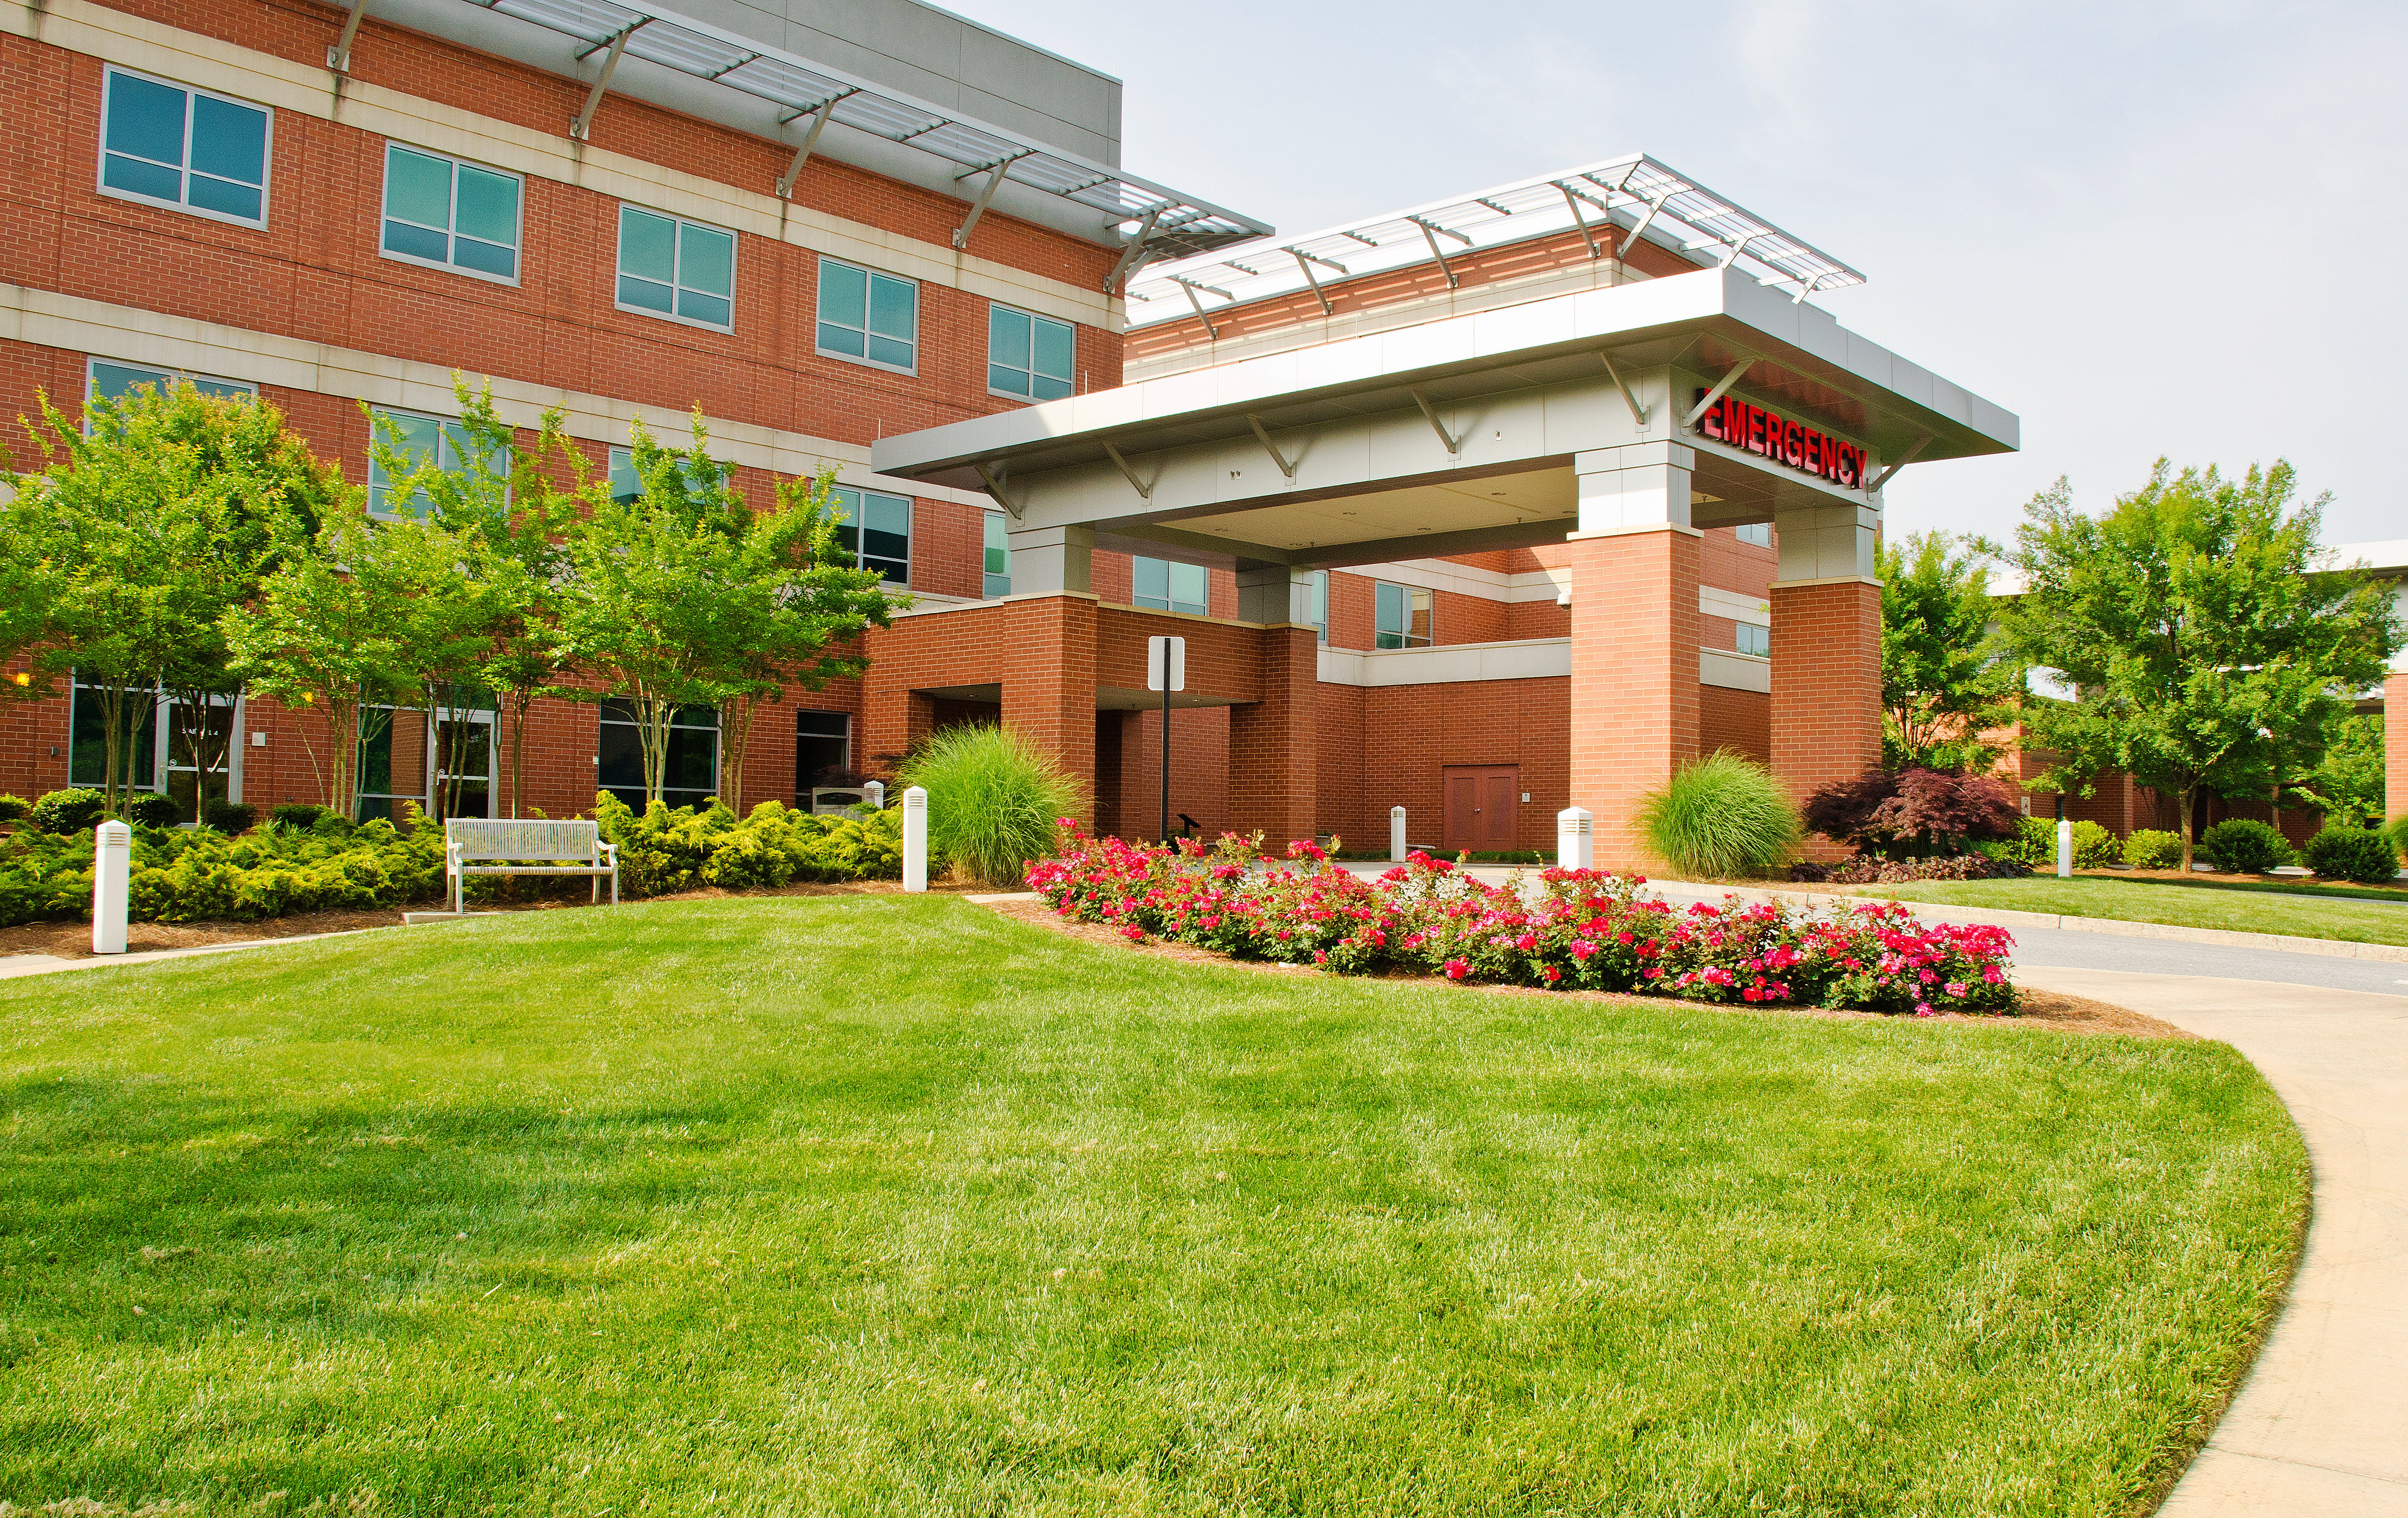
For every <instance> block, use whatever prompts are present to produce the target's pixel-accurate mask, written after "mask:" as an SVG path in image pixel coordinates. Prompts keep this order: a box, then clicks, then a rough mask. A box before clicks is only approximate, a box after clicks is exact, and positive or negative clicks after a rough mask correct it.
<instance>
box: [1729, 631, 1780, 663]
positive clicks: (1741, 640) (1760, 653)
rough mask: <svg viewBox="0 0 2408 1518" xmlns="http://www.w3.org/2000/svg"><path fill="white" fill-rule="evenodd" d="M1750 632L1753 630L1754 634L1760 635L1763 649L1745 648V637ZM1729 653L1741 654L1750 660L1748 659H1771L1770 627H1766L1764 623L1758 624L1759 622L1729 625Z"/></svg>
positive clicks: (1746, 639) (1746, 638)
mask: <svg viewBox="0 0 2408 1518" xmlns="http://www.w3.org/2000/svg"><path fill="white" fill-rule="evenodd" d="M1751 630H1753V631H1755V632H1756V633H1758V634H1760V635H1762V638H1763V642H1764V647H1763V648H1761V649H1752V648H1748V647H1747V646H1746V644H1747V641H1748V637H1747V635H1748V633H1749V632H1750V631H1751ZM1731 652H1734V653H1739V654H1743V655H1745V656H1746V657H1748V658H1750V659H1770V658H1771V657H1772V629H1771V627H1770V626H1769V625H1767V624H1766V623H1760V622H1734V623H1731Z"/></svg>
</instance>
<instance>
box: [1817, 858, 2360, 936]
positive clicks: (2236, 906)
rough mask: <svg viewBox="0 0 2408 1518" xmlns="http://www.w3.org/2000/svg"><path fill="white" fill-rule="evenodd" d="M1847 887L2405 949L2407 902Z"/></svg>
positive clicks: (2036, 886)
mask: <svg viewBox="0 0 2408 1518" xmlns="http://www.w3.org/2000/svg"><path fill="white" fill-rule="evenodd" d="M1846 889H1847V890H1849V891H1853V892H1854V893H1855V894H1856V895H1862V896H1877V897H1880V898H1881V899H1883V900H1885V901H1929V902H1937V903H1941V904H1942V905H1946V906H1953V907H1998V908H2003V909H2008V910H2011V911H2019V912H2057V913H2061V914H2062V915H2065V916H2068V917H2111V918H2115V919H2118V920H2120V921H2123V922H2128V923H2168V924H2172V925H2174V926H2176V927H2221V928H2230V929H2232V930H2233V931H2235V932H2240V933H2286V934H2290V935H2293V936H2295V937H2298V938H2338V939H2340V940H2342V941H2343V942H2345V943H2397V944H2408V903H2401V902H2387V901H2383V900H2374V901H2369V900H2365V899H2362V898H2355V897H2351V896H2346V895H2341V894H2340V893H2338V892H2335V893H2332V894H2330V895H2319V894H2314V893H2309V892H2300V891H2293V890H2289V889H2286V888H2284V887H2280V886H2264V885H2254V884H2250V885H2244V884H2240V883H2232V884H2224V883H2221V882H2217V883H2210V882H2208V881H2200V882H2198V883H2196V884H2194V883H2192V882H2191V881H2115V880H2102V879H2100V878H2099V877H2097V876H2085V875H2077V876H2075V877H2073V878H2072V879H2071V880H2064V881H2060V880H2058V879H2057V877H2055V876H2053V875H2036V876H2032V877H2030V878H2029V879H2027V880H2021V881H1917V882H1916V883H1914V884H1913V885H1858V886H1850V887H1847V888H1846Z"/></svg>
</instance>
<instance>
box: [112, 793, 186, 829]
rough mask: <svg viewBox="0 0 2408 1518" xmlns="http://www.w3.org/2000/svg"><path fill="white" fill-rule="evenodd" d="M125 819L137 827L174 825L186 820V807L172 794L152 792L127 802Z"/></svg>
mask: <svg viewBox="0 0 2408 1518" xmlns="http://www.w3.org/2000/svg"><path fill="white" fill-rule="evenodd" d="M125 820H126V821H127V822H129V823H133V824H134V825H135V826H136V827H173V826H175V825H176V824H177V823H180V822H182V821H183V820H184V809H183V808H181V807H179V806H178V805H176V802H175V799H174V798H173V797H171V796H164V795H159V794H157V793H156V792H150V793H146V794H144V795H137V796H136V797H134V798H133V799H132V800H130V801H128V802H126V804H125Z"/></svg>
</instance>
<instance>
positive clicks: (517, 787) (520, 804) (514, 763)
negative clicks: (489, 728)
mask: <svg viewBox="0 0 2408 1518" xmlns="http://www.w3.org/2000/svg"><path fill="white" fill-rule="evenodd" d="M528 695H529V693H528V692H527V691H525V690H524V689H521V690H516V691H512V692H511V693H510V815H511V816H512V817H523V816H525V815H526V812H525V807H526V794H525V791H524V789H523V784H522V781H521V777H523V775H524V774H525V773H526V719H527V698H528Z"/></svg>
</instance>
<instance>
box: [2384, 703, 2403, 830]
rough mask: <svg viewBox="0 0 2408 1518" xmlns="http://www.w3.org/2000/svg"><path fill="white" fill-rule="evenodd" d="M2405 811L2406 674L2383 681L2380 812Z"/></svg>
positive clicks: (2391, 813) (2397, 813) (2397, 814)
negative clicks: (2381, 810)
mask: <svg viewBox="0 0 2408 1518" xmlns="http://www.w3.org/2000/svg"><path fill="white" fill-rule="evenodd" d="M2402 812H2408V673H2401V674H2397V675H2393V676H2392V677H2391V678H2389V679H2388V680H2385V681H2384V682H2383V815H2384V816H2385V817H2386V818H2388V817H2397V816H2399V815H2401V813H2402Z"/></svg>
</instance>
